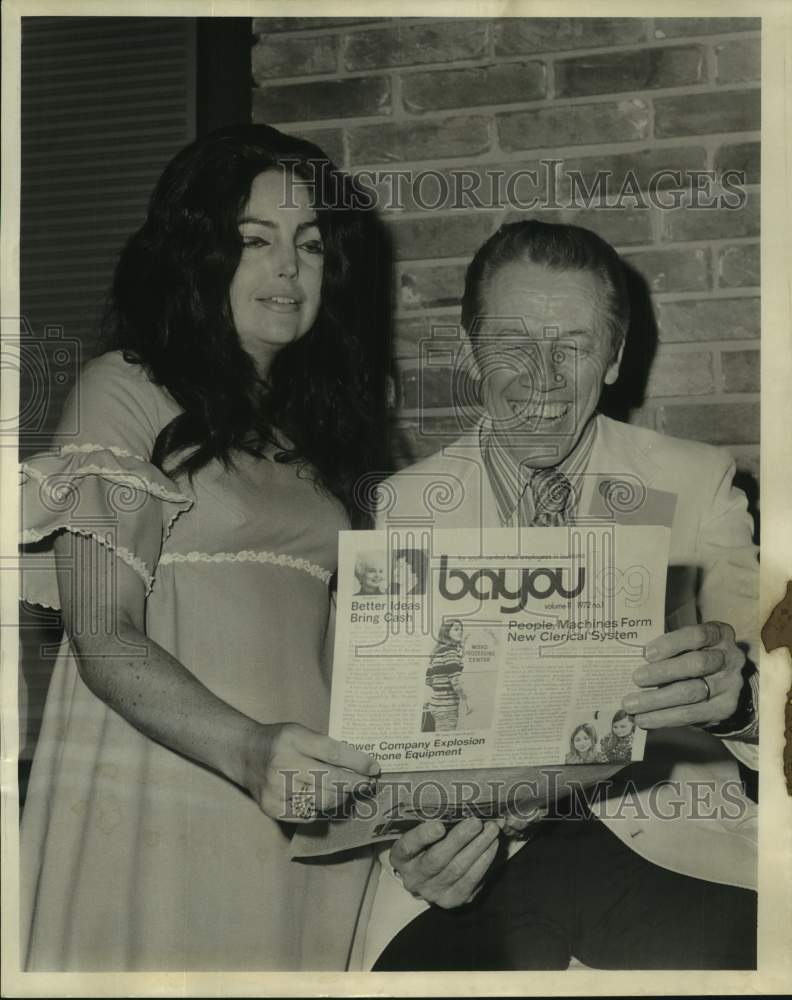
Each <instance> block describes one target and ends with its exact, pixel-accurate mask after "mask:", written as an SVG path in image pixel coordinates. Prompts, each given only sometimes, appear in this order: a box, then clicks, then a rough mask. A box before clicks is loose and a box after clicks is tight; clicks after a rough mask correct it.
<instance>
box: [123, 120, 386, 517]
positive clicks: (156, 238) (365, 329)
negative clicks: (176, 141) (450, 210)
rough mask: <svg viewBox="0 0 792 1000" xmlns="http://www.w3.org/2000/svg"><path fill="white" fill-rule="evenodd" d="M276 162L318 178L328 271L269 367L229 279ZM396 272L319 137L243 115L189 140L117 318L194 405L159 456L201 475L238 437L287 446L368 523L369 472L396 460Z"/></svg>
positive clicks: (249, 444) (169, 175) (250, 449)
mask: <svg viewBox="0 0 792 1000" xmlns="http://www.w3.org/2000/svg"><path fill="white" fill-rule="evenodd" d="M271 169H282V170H284V171H285V172H286V176H287V177H288V176H290V175H291V176H296V178H297V183H300V182H301V181H307V182H310V184H311V185H312V189H313V193H314V207H315V209H316V213H317V221H318V226H319V229H320V232H321V234H322V239H323V243H324V248H325V250H324V274H323V279H322V298H321V305H320V309H319V313H318V316H317V319H316V321H315V323H314V325H313V327H312V328H311V329H310V330H309V331H308V333H306V334H305V336H304V337H302V338H301V339H299V340H298V341H295V342H293V343H291V344H289V345H287V346H285V347H284V348H283V349H282V350H281V351H280V352H279V353H278V355H277V356H276V358H275V360H274V362H273V364H272V368H271V370H270V372H269V375H268V377H267V379H266V380H262V379H261V378H260V377H259V375H258V373H257V371H256V368H255V365H254V363H253V360H252V359H251V357H250V356H249V355H248V354H247V352H246V351H245V350H243V348H242V345H241V342H240V339H239V337H238V335H237V333H236V330H235V329H234V325H233V321H232V317H231V309H230V305H229V299H228V292H229V287H230V284H231V279H232V277H233V275H234V273H235V271H236V268H237V265H238V263H239V259H240V255H241V250H242V242H241V237H240V235H239V229H238V224H237V220H238V217H239V215H240V212H241V211H242V209H243V207H244V206H245V204H246V202H247V200H248V197H249V194H250V189H251V185H252V183H253V180H254V179H255V177H257V176H258V175H259V174H260V173H262V172H264V171H266V170H271ZM292 172H293V174H292ZM285 190H286V191H288V185H286V186H285ZM382 273H383V267H382V262H381V259H380V253H379V246H378V231H377V229H376V223H375V220H374V219H373V217H372V214H371V213H366V212H363V211H362V210H360V209H357V208H355V207H354V201H353V200H352V199H351V197H350V187H349V179H348V178H347V177H345V175H343V174H341V173H340V172H339V171H338V170H337V169H336V168H335V166H334V165H333V164H332V162H331V161H330V160H329V159H328V158H327V156H325V154H324V153H323V152H322V151H321V150H320V149H319V148H318V147H317V146H315V145H313V143H310V142H307V141H305V140H303V139H298V138H295V137H292V136H288V135H285V134H284V133H282V132H279V131H278V130H277V129H274V128H271V127H269V126H266V125H242V126H236V127H231V128H226V129H222V130H220V131H218V132H215V133H213V134H211V135H209V136H207V137H205V138H203V139H200V140H198V141H196V142H194V143H192V144H191V145H189V146H187V147H186V148H185V149H184V150H182V151H181V152H180V153H179V154H178V155H177V156H176V157H174V159H173V160H172V161H171V162H170V163H169V164H168V166H167V167H166V168H165V171H164V173H163V174H162V177H161V178H160V180H159V182H158V183H157V185H156V187H155V189H154V193H153V194H152V197H151V201H150V203H149V209H148V215H147V218H146V221H145V222H144V224H143V226H142V227H141V228H140V229H139V230H138V232H136V233H135V234H134V235H133V236H132V237H131V238H130V240H129V241H128V243H127V244H126V246H125V248H124V250H123V251H122V254H121V257H120V259H119V262H118V265H117V267H116V271H115V278H114V282H113V287H112V293H111V298H110V302H109V308H108V311H107V314H106V317H105V331H104V332H105V343H106V345H107V347H108V348H109V349H120V350H122V351H123V352H124V356H125V357H126V359H127V360H128V361H130V362H134V363H139V364H141V365H143V367H144V368H145V369H146V370H147V372H148V374H149V376H150V377H151V378H152V379H153V381H154V382H156V383H157V384H159V385H162V386H164V387H165V388H166V389H167V390H168V391H169V392H170V394H171V395H172V396H173V398H174V399H175V400H176V402H177V403H178V404H179V405H180V406H181V407H182V408H183V413H181V414H180V415H179V416H177V417H175V418H174V419H173V420H172V421H171V422H170V423H169V424H168V425H167V426H166V427H165V428H163V430H162V431H161V432H160V434H159V436H158V438H157V440H156V442H155V446H154V454H153V461H154V462H155V464H157V465H158V466H159V467H160V468H164V467H165V465H166V464H169V466H170V467H169V468H168V472H169V474H171V475H172V474H178V473H186V474H188V475H189V476H190V477H192V476H193V475H194V474H195V473H196V472H197V471H198V470H199V469H201V468H202V467H203V466H205V465H206V464H207V463H208V462H210V461H212V460H215V459H216V460H219V461H220V462H222V463H223V464H224V465H225V466H226V468H228V467H229V466H231V465H232V464H233V452H234V451H235V450H238V451H243V452H247V453H248V454H251V455H256V456H262V455H263V453H264V451H265V449H266V448H267V447H268V446H270V445H273V444H275V445H276V446H277V447H278V448H280V449H281V450H279V451H278V452H277V454H276V461H282V462H298V463H307V464H309V465H310V466H312V467H313V469H314V470H315V474H316V478H317V481H318V484H319V486H320V487H321V488H323V489H324V490H325V491H327V492H328V493H329V494H331V495H333V496H334V497H336V498H337V499H338V500H339V501H340V502H341V503H342V504H343V506H344V508H345V509H346V511H347V513H348V515H349V517H350V519H351V521H352V523H353V524H356V525H363V524H365V523H367V515H366V513H365V512H364V511H362V510H360V509H359V506H358V504H357V503H356V502H355V485H356V482H357V481H358V479H359V478H360V477H361V476H362V475H363V473H365V472H370V471H371V470H373V469H381V468H384V467H385V465H384V461H385V457H384V454H383V452H384V446H383V440H384V431H383V428H384V426H385V419H384V418H385V377H386V367H387V365H386V358H385V346H384V345H385V340H386V337H385V327H384V324H383V322H382V320H383V314H382V313H381V309H382V308H383V305H382V295H381V294H380V289H381V288H382V283H381V282H380V280H379V279H380V277H381V275H382Z"/></svg>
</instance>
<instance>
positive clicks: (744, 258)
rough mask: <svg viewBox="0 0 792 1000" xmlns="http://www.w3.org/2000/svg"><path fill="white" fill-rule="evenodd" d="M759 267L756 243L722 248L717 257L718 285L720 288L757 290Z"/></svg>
mask: <svg viewBox="0 0 792 1000" xmlns="http://www.w3.org/2000/svg"><path fill="white" fill-rule="evenodd" d="M759 267H760V264H759V245H758V244H757V243H738V244H736V245H735V246H731V247H723V249H722V250H721V251H720V254H719V256H718V284H719V285H720V287H721V288H758V287H759V283H760V272H759Z"/></svg>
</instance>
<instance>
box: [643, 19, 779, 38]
mask: <svg viewBox="0 0 792 1000" xmlns="http://www.w3.org/2000/svg"><path fill="white" fill-rule="evenodd" d="M761 27H762V21H761V18H758V17H656V18H655V30H654V36H655V38H678V37H680V36H682V37H690V36H692V35H722V34H726V33H727V32H732V31H759V29H760V28H761Z"/></svg>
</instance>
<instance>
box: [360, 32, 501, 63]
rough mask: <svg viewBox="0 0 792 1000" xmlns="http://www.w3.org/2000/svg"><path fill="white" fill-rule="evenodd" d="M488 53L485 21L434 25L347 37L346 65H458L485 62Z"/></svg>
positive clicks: (363, 33) (361, 33) (362, 33)
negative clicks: (451, 63) (476, 61)
mask: <svg viewBox="0 0 792 1000" xmlns="http://www.w3.org/2000/svg"><path fill="white" fill-rule="evenodd" d="M486 49H487V24H486V22H485V21H475V20H465V21H437V22H434V21H430V22H429V23H428V24H408V25H399V27H397V28H378V29H375V30H372V31H356V32H354V33H353V34H350V35H347V38H346V49H345V54H344V65H345V67H346V68H347V69H352V70H357V69H379V68H380V67H383V66H414V65H419V64H421V63H439V62H454V61H456V60H457V59H478V58H481V57H482V56H484V55H485V54H486Z"/></svg>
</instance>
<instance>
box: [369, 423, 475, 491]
mask: <svg viewBox="0 0 792 1000" xmlns="http://www.w3.org/2000/svg"><path fill="white" fill-rule="evenodd" d="M479 465H481V450H480V447H479V442H478V435H474V434H463V435H462V436H461V437H459V438H457V439H456V440H455V441H453V442H452V443H451V444H448V445H445V446H444V447H442V448H440V449H439V450H438V451H435V452H433V453H432V454H431V455H426V456H425V457H424V458H420V459H418V460H417V461H415V462H410V463H409V464H407V465H405V466H404V467H403V468H401V469H399V470H398V471H397V472H394V473H393V475H391V476H389V477H388V478H387V480H386V482H388V483H401V482H407V481H409V480H410V479H423V478H424V477H426V476H431V475H439V474H443V473H448V474H452V475H453V474H457V475H458V474H460V473H465V472H467V471H468V470H469V469H471V468H475V467H477V466H479Z"/></svg>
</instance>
